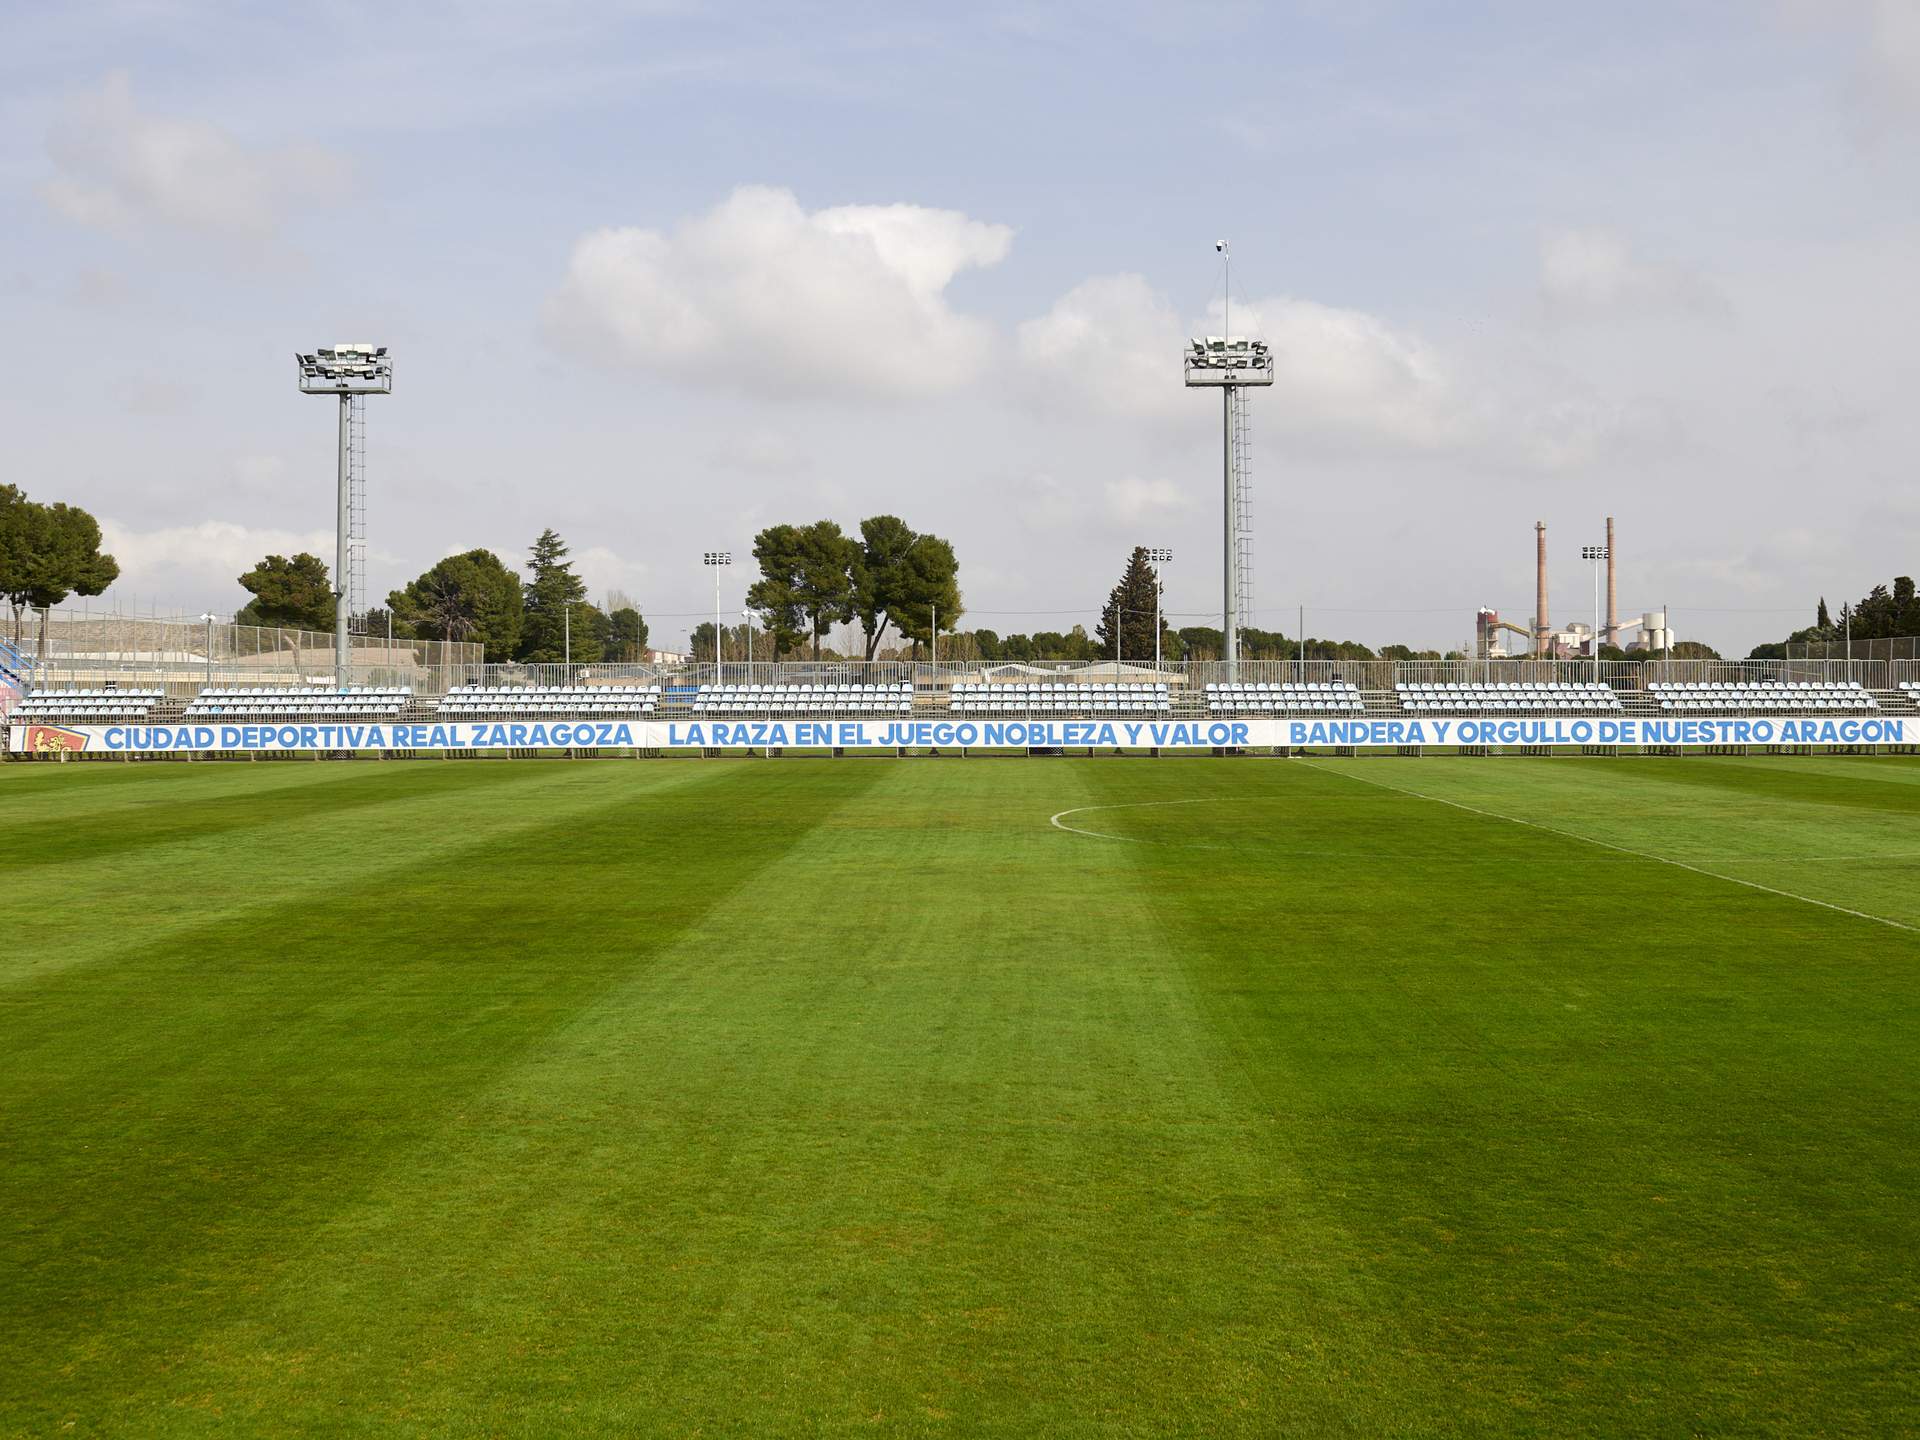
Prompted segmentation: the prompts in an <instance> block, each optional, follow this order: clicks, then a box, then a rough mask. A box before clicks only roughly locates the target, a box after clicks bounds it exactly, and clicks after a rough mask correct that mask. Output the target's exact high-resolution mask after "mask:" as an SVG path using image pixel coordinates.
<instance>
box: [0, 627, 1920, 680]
mask: <svg viewBox="0 0 1920 1440" xmlns="http://www.w3.org/2000/svg"><path fill="white" fill-rule="evenodd" d="M46 625H47V630H46V641H45V651H44V653H45V658H44V660H37V659H36V657H37V654H38V652H39V651H40V634H39V626H40V617H39V616H37V615H36V616H31V617H29V618H28V620H27V623H26V626H25V628H24V631H23V635H22V642H21V644H20V645H19V647H18V649H19V652H20V654H19V657H18V658H19V659H20V661H21V664H22V666H23V667H24V668H23V670H22V674H23V677H24V678H25V680H26V682H27V685H28V687H30V688H50V687H68V686H103V685H130V686H131V685H147V686H156V685H157V686H159V687H161V688H163V689H164V690H165V691H166V693H167V695H168V697H169V698H170V699H175V700H184V699H186V698H188V697H190V696H192V695H194V694H196V693H198V691H199V690H200V689H201V687H202V686H205V685H209V684H212V685H227V686H233V685H240V686H247V685H261V686H273V685H328V686H330V685H331V684H332V683H333V637H332V636H331V635H328V634H322V633H317V632H313V631H302V630H280V629H271V628H265V627H258V626H250V625H233V624H227V623H223V622H214V623H213V624H211V625H209V624H208V623H207V622H205V621H203V620H199V619H194V618H190V617H173V618H167V617H151V616H139V617H134V616H119V615H112V614H99V613H85V612H82V611H75V610H55V611H53V612H51V613H50V614H49V615H48V616H47V617H46ZM351 640H352V649H351V654H352V660H353V664H352V671H353V683H354V684H357V685H405V686H410V687H411V688H412V690H413V692H414V694H415V695H416V696H418V697H421V698H424V699H431V698H433V697H436V696H439V695H442V694H445V693H446V691H447V690H449V689H451V688H452V687H453V686H456V685H463V684H483V685H596V684H599V685H607V684H647V685H659V686H661V687H662V688H663V690H664V691H666V692H667V695H668V696H669V697H672V696H673V695H675V694H676V692H691V691H693V690H696V689H698V687H700V686H702V685H715V684H727V685H795V684H813V685H851V684H870V685H897V684H900V683H902V682H906V683H908V684H910V685H911V686H912V687H913V690H914V693H915V695H916V696H917V697H919V698H921V699H923V700H927V699H939V698H944V697H945V695H946V693H947V691H949V690H950V689H951V687H952V685H953V683H954V682H955V681H956V680H975V681H977V680H983V679H984V680H1003V681H1009V682H1011V681H1018V680H1029V681H1049V680H1052V681H1065V682H1072V683H1078V684H1094V685H1098V684H1102V683H1107V682H1121V683H1127V682H1139V681H1143V680H1147V681H1164V682H1165V683H1166V684H1167V686H1168V688H1169V690H1171V691H1173V692H1174V693H1175V694H1181V695H1193V694H1198V693H1200V692H1203V691H1204V689H1205V687H1206V686H1207V685H1209V684H1216V683H1224V682H1227V681H1229V680H1234V681H1238V682H1240V683H1242V684H1246V683H1253V684H1260V683H1271V684H1281V683H1300V682H1306V683H1309V684H1311V683H1320V684H1325V683H1328V682H1332V681H1344V682H1346V683H1348V684H1350V685H1353V686H1354V687H1355V688H1357V689H1359V690H1362V691H1367V692H1369V693H1374V694H1383V693H1386V694H1390V693H1391V692H1392V691H1393V689H1394V687H1395V686H1396V685H1402V684H1444V683H1453V684H1488V683H1498V682H1501V681H1505V682H1509V683H1512V682H1527V683H1536V684H1538V683H1555V684H1571V683H1583V682H1587V681H1590V680H1592V679H1593V678H1594V674H1595V667H1594V663H1593V662H1592V661H1591V660H1581V659H1566V660H1550V659H1531V658H1524V659H1509V660H1306V661H1304V662H1303V661H1297V660H1241V661H1239V662H1238V663H1237V664H1235V665H1229V664H1228V663H1227V662H1225V661H1222V660H1195V661H1168V662H1166V663H1164V664H1162V665H1160V666H1158V667H1157V668H1156V667H1155V666H1154V665H1153V663H1152V662H1151V661H1150V660H1147V661H1137V660H1127V661H1125V662H1124V663H1120V664H1116V663H1115V662H1113V661H1111V660H1104V661H1081V660H1048V661H993V660H979V659H967V660H941V661H940V662H938V663H937V664H936V663H933V662H930V661H914V660H873V661H866V660H831V659H823V660H801V659H794V660H782V661H770V660H756V661H752V662H748V661H742V660H727V661H725V662H724V663H723V664H721V665H719V666H715V665H714V663H713V662H712V661H711V660H701V661H675V662H661V663H633V664H621V663H594V664H582V665H571V666H569V665H561V664H538V663H522V664H487V663H486V662H485V658H484V654H483V651H482V649H481V647H480V646H479V645H477V644H466V643H457V642H448V641H440V640H405V639H395V640H392V641H388V640H387V639H385V638H384V637H381V636H367V635H356V636H353V637H351ZM4 643H5V642H4V641H0V644H4ZM1854 643H1855V651H1854V655H1853V657H1852V658H1851V659H1848V658H1846V657H1845V656H1844V655H1840V654H1831V655H1830V654H1818V655H1816V654H1799V653H1796V654H1794V655H1793V656H1791V657H1790V658H1788V659H1785V660H1649V661H1646V662H1644V663H1641V662H1635V661H1631V660H1603V661H1601V662H1600V665H1599V667H1598V673H1599V678H1600V679H1601V680H1602V681H1603V682H1605V683H1606V684H1608V685H1611V686H1613V687H1614V688H1615V689H1617V690H1621V691H1641V690H1644V689H1645V687H1646V686H1647V685H1648V684H1649V683H1651V682H1654V681H1661V682H1688V681H1691V682H1695V683H1715V684H1735V683H1742V682H1753V681H1759V680H1786V681H1804V682H1828V683H1831V682H1836V681H1848V680H1850V681H1854V682H1857V683H1858V684H1860V685H1863V686H1865V687H1866V688H1867V689H1870V690H1881V691H1887V690H1893V689H1896V688H1897V687H1898V686H1899V685H1900V683H1901V682H1902V681H1920V656H1916V655H1913V654H1910V653H1909V654H1903V653H1902V647H1905V649H1906V650H1907V651H1909V652H1910V651H1912V650H1913V648H1914V646H1915V644H1916V642H1914V641H1910V640H1909V641H1893V642H1889V641H1876V642H1866V641H1856V642H1854ZM1803 648H1806V647H1796V649H1803ZM1828 648H1832V647H1828ZM1863 652H1864V653H1863Z"/></svg>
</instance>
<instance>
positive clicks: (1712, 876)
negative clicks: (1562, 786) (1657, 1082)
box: [1069, 760, 1920, 935]
mask: <svg viewBox="0 0 1920 1440" xmlns="http://www.w3.org/2000/svg"><path fill="white" fill-rule="evenodd" d="M1293 763H1294V764H1295V765H1304V766H1306V767H1307V769H1309V770H1319V771H1323V772H1324V773H1326V774H1328V775H1338V776H1340V777H1341V778H1342V779H1344V780H1352V781H1355V782H1357V783H1359V784H1361V785H1371V786H1373V787H1374V788H1375V789H1376V790H1391V791H1392V792H1393V793H1394V794H1395V795H1405V796H1408V797H1409V798H1411V799H1414V800H1429V801H1431V802H1432V803H1434V804H1435V805H1446V806H1449V807H1451V808H1452V809H1455V810H1464V811H1466V813H1467V814H1469V815H1481V816H1484V817H1485V818H1487V819H1489V820H1504V821H1506V822H1507V823H1508V824H1509V825H1523V826H1525V827H1526V828H1527V829H1529V830H1539V831H1542V832H1544V833H1545V834H1548V835H1558V836H1559V837H1560V838H1561V839H1563V840H1578V841H1579V842H1580V843H1582V844H1583V845H1592V846H1595V847H1597V848H1598V849H1601V850H1611V851H1613V852H1614V853H1615V854H1616V855H1630V856H1632V857H1633V858H1634V859H1636V860H1651V861H1653V862H1655V863H1656V864H1659V865H1671V866H1672V867H1673V868H1674V869H1676V870H1686V871H1690V872H1691V873H1693V874H1695V875H1704V876H1706V877H1707V878H1708V879H1709V880H1722V881H1725V882H1726V883H1727V884H1729V885H1739V886H1741V887H1743V888H1745V889H1748V890H1758V891H1760V892H1761V893H1762V894H1764V895H1778V896H1779V897H1780V898H1781V899H1782V900H1798V901H1799V902H1800V903H1801V904H1803V905H1818V906H1819V907H1820V908H1821V909H1822V910H1831V911H1833V912H1834V913H1835V914H1838V915H1851V916H1852V917H1853V918H1854V919H1856V920H1871V921H1872V922H1873V923H1874V924H1875V925H1885V926H1887V927H1889V928H1890V929H1894V930H1904V931H1906V932H1907V933H1908V934H1909V935H1920V925H1909V924H1907V923H1906V922H1905V921H1903V920H1889V919H1888V918H1887V917H1886V916H1885V915H1875V914H1873V913H1871V912H1870V911H1866V910H1851V909H1849V908H1847V907H1846V906H1845V905H1836V904H1834V903H1833V902H1832V901H1831V900H1816V899H1814V898H1813V896H1811V895H1799V894H1795V893H1794V892H1793V891H1791V890H1780V889H1776V888H1775V887H1774V886H1772V885H1762V884H1761V883H1760V882H1759V881H1758V880H1742V879H1741V878H1740V877H1739V876H1738V875H1726V874H1722V873H1721V872H1720V871H1718V870H1708V869H1706V868H1705V867H1703V866H1700V865H1689V864H1688V863H1687V862H1686V861H1684V860H1675V859H1672V858H1671V857H1669V856H1666V855H1656V854H1654V853H1653V852H1652V851H1651V850H1635V849H1633V848H1632V847H1630V846H1627V845H1616V844H1614V843H1613V842H1612V841H1611V840H1596V839H1594V837H1593V836H1591V835H1582V834H1580V833H1579V832H1578V831H1576V830H1561V829H1558V828H1557V827H1555V826H1552V825H1542V824H1541V823H1540V822H1539V821H1538V820H1522V819H1520V817H1519V816H1517V815H1502V814H1501V813H1500V812H1499V811H1498V810H1482V809H1481V808H1480V807H1479V806H1477V805H1467V804H1463V803H1462V802H1460V801H1458V800H1448V799H1445V798H1443V797H1441V796H1439V795H1428V794H1426V793H1425V792H1423V791H1420V790H1408V789H1406V788H1405V787H1404V786H1400V785H1389V784H1387V782H1386V781H1384V780H1374V779H1370V778H1369V777H1367V776H1365V775H1355V774H1353V773H1352V772H1351V771H1348V770H1328V769H1327V767H1326V766H1324V765H1316V764H1314V763H1313V762H1312V761H1311V760H1295V761H1294V762H1293ZM1069 813H1070V812H1069Z"/></svg>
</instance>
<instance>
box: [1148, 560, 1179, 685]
mask: <svg viewBox="0 0 1920 1440" xmlns="http://www.w3.org/2000/svg"><path fill="white" fill-rule="evenodd" d="M1146 551H1147V560H1148V563H1150V564H1151V565H1152V566H1153V673H1154V674H1155V675H1156V676H1157V675H1159V673H1160V590H1161V586H1160V567H1161V566H1162V565H1171V564H1172V563H1173V551H1172V550H1170V549H1168V548H1167V547H1166V546H1165V545H1149V546H1147V547H1146Z"/></svg>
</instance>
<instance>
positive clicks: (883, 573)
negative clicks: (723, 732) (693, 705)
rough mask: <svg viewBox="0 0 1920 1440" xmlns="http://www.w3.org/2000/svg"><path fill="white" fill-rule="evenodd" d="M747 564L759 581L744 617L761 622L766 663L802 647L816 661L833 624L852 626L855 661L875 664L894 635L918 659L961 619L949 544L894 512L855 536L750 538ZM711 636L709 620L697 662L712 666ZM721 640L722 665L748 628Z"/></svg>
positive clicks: (808, 531)
mask: <svg viewBox="0 0 1920 1440" xmlns="http://www.w3.org/2000/svg"><path fill="white" fill-rule="evenodd" d="M753 558H754V563H755V565H756V566H757V567H758V569H759V578H758V579H756V580H755V581H754V582H753V583H752V584H751V585H749V586H748V587H747V611H748V615H749V617H750V620H751V619H758V621H759V626H758V628H759V630H760V632H761V636H762V643H761V647H760V658H762V659H769V660H778V659H781V658H784V657H785V656H788V655H792V654H795V653H797V652H798V651H800V650H801V648H802V647H803V646H805V647H806V648H807V649H808V651H809V652H810V653H811V655H812V657H813V658H814V659H816V660H817V659H819V658H820V655H821V644H820V642H821V641H822V640H823V639H824V638H825V637H826V636H827V635H829V634H831V633H832V631H833V627H834V626H836V625H846V624H851V623H854V622H856V621H857V622H858V623H859V626H860V633H861V637H862V642H861V643H862V654H861V656H860V658H861V659H864V660H873V659H876V658H880V657H881V654H882V647H883V646H884V645H885V643H886V640H887V636H888V633H889V632H890V631H891V632H892V633H894V634H895V635H897V636H898V637H899V638H900V640H901V641H903V642H905V643H906V644H907V645H910V646H911V647H912V651H911V653H912V654H914V655H918V654H919V653H920V648H921V647H922V646H923V645H927V646H930V645H931V644H932V641H933V637H934V636H935V635H936V634H937V633H939V632H940V631H943V630H944V631H948V632H951V631H953V630H954V629H955V627H956V624H957V622H958V621H959V619H960V616H961V614H962V605H961V599H960V567H959V563H958V561H956V560H955V558H954V554H953V546H952V545H951V544H950V543H948V542H947V541H945V540H943V539H941V538H940V537H939V536H938V535H928V534H922V533H921V532H919V531H916V530H914V529H913V528H912V527H911V526H909V525H908V524H907V523H906V522H905V521H904V520H902V519H900V517H899V516H897V515H873V516H869V517H868V518H867V519H865V520H862V521H861V522H860V534H859V536H858V538H856V537H854V536H852V535H848V534H847V533H846V532H845V531H843V530H842V529H841V528H840V526H839V524H838V523H837V522H835V521H832V520H816V521H814V522H813V523H812V524H811V525H770V526H768V527H767V528H766V529H764V530H762V531H761V532H760V533H759V534H758V535H756V536H754V538H753ZM715 638H716V637H715V635H714V630H713V625H712V624H711V623H708V624H703V625H700V626H697V627H696V628H695V630H694V632H693V641H694V658H695V659H707V660H711V659H713V658H714V654H715V645H714V642H715ZM718 638H719V641H720V647H719V654H720V656H721V658H722V659H733V658H735V657H736V655H744V653H745V652H746V650H747V648H748V647H749V646H750V645H751V643H752V633H751V631H749V630H746V629H745V628H744V627H743V628H741V629H740V630H738V631H736V630H735V629H734V627H723V629H722V633H721V635H720V636H719V637H718ZM729 651H732V652H734V653H732V654H730V653H729Z"/></svg>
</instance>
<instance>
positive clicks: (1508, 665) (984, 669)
mask: <svg viewBox="0 0 1920 1440" xmlns="http://www.w3.org/2000/svg"><path fill="white" fill-rule="evenodd" d="M1901 672H1902V662H1891V661H1886V660H1862V659H1855V660H1853V661H1845V660H1838V659H1836V660H1649V661H1646V662H1644V663H1642V662H1635V661H1631V660H1602V661H1601V662H1600V664H1599V667H1598V669H1597V671H1596V668H1595V666H1594V663H1593V661H1591V660H1307V661H1304V662H1302V661H1295V660H1241V661H1238V662H1236V663H1234V664H1232V665H1229V664H1228V663H1227V662H1226V661H1223V660H1193V661H1167V662H1163V663H1162V664H1161V665H1159V666H1157V667H1156V666H1155V665H1153V664H1152V663H1151V662H1147V663H1144V664H1141V663H1136V662H1133V661H1125V662H1114V661H1105V662H1099V661H1096V662H1093V663H1088V662H1086V661H1078V660H1076V661H1031V662H1018V663H1015V662H996V661H990V660H986V661H983V660H965V661H947V660H942V661H939V662H937V663H935V662H931V661H920V660H871V661H869V660H782V661H769V660H755V661H740V660H728V661H725V662H724V663H722V664H720V665H718V666H716V665H715V664H714V663H713V662H712V661H711V660H700V661H676V662H671V663H660V664H593V665H572V666H567V665H540V664H514V665H477V666H474V667H473V668H472V669H471V670H469V671H467V672H465V673H464V674H462V675H460V676H459V683H464V684H472V685H499V686H516V685H619V684H626V685H660V686H662V687H663V688H665V689H668V690H693V689H698V688H699V687H700V686H703V685H707V686H712V685H758V686H762V687H765V686H774V685H898V684H909V685H911V686H912V687H913V689H914V690H915V691H916V692H921V691H940V690H945V689H948V688H950V687H951V686H952V685H953V683H954V682H955V681H958V680H973V681H978V680H988V681H1000V682H1008V683H1013V682H1019V681H1027V682H1030V683H1036V684H1045V683H1049V682H1063V683H1069V684H1082V685H1102V684H1116V683H1117V684H1138V683H1143V682H1145V683H1158V682H1165V683H1166V684H1167V685H1168V686H1169V687H1170V688H1173V687H1178V688H1181V689H1184V690H1204V688H1205V687H1206V686H1207V685H1209V684H1225V683H1230V682H1234V683H1239V684H1243V685H1244V684H1273V685H1279V684H1321V685H1324V684H1330V683H1335V682H1342V681H1344V682H1346V683H1347V684H1350V685H1353V686H1354V687H1355V688H1357V689H1360V690H1367V691H1391V690H1392V689H1393V688H1394V687H1395V686H1396V685H1412V684H1428V685H1433V684H1480V685H1485V684H1501V683H1507V684H1561V685H1565V684H1581V683H1591V682H1592V681H1594V680H1595V679H1596V678H1598V679H1599V681H1600V682H1601V683H1603V684H1606V685H1609V686H1611V687H1613V688H1614V689H1616V690H1641V689H1645V688H1646V687H1647V686H1648V685H1649V684H1651V683H1654V682H1661V683H1694V684H1714V685H1733V684H1742V683H1753V682H1757V681H1765V680H1784V681H1789V682H1805V683H1826V684H1833V683H1839V682H1843V681H1847V680H1852V681H1856V682H1857V683H1859V684H1861V685H1863V686H1865V687H1867V688H1868V689H1891V688H1893V687H1894V686H1895V685H1896V684H1898V682H1899V681H1900V680H1903V679H1916V678H1920V674H1913V675H1909V674H1906V673H1901Z"/></svg>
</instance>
